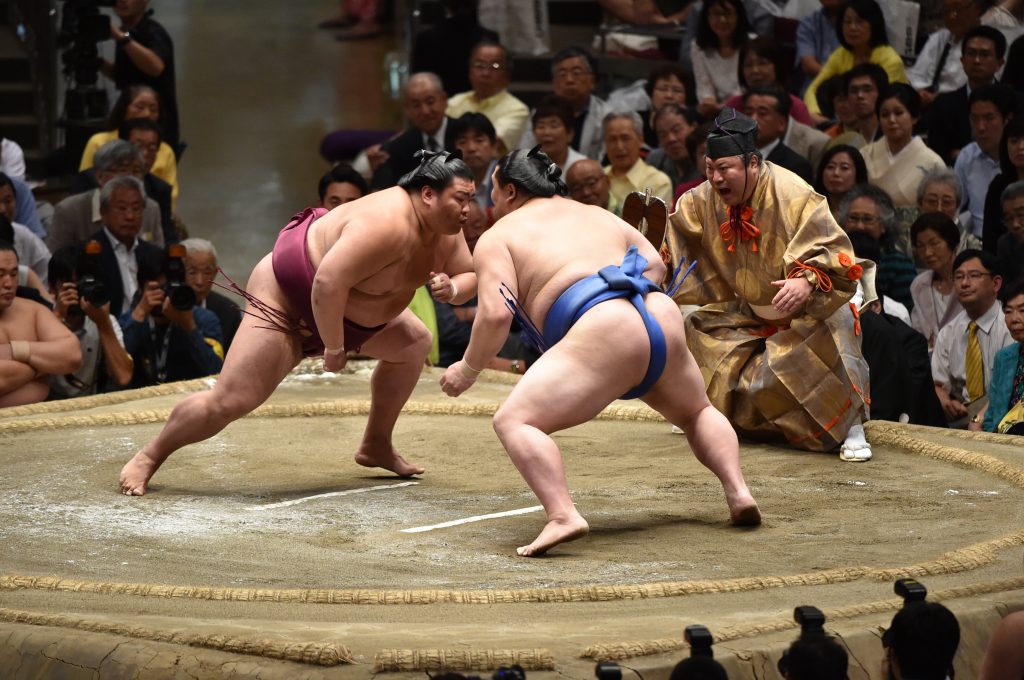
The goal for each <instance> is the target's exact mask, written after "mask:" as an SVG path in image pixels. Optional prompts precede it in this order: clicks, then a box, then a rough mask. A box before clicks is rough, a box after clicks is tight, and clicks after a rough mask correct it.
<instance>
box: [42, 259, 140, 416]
mask: <svg viewBox="0 0 1024 680" xmlns="http://www.w3.org/2000/svg"><path fill="white" fill-rule="evenodd" d="M89 258H90V256H89V255H88V254H86V253H84V252H82V251H81V249H79V248H76V247H74V246H68V247H66V248H62V249H61V250H58V251H57V252H56V253H54V256H53V258H52V259H51V260H50V264H49V272H48V273H49V279H50V293H51V294H52V295H53V299H54V301H55V303H54V307H53V314H54V316H56V317H57V320H58V321H60V322H61V323H62V324H64V326H65V327H66V328H67V329H68V330H69V331H71V332H72V333H74V335H75V337H76V338H77V339H78V346H79V349H80V350H81V352H82V365H81V367H80V368H79V369H78V370H77V371H75V372H74V373H68V374H63V375H51V376H50V398H51V399H68V398H71V397H84V396H86V395H90V394H96V393H97V392H107V391H110V390H116V389H119V388H122V387H125V386H127V385H128V383H129V381H131V379H132V358H131V356H130V355H129V354H128V352H127V351H125V349H124V336H123V334H122V333H121V325H120V324H119V323H118V322H117V319H116V318H114V316H112V315H111V314H110V302H109V300H108V301H107V302H105V303H103V304H100V305H98V306H97V305H94V304H92V303H91V302H90V298H91V299H92V300H93V302H99V301H100V300H101V299H102V297H103V295H102V294H101V293H104V292H105V291H102V290H97V288H96V287H95V286H94V285H93V286H89V285H88V282H86V283H87V286H86V289H85V290H84V291H83V292H84V293H85V297H82V296H80V295H79V286H78V282H79V280H80V279H82V278H84V276H85V275H84V274H83V276H79V270H80V269H81V270H82V271H83V272H85V271H86V270H88V269H89V266H88V264H87V262H88V259H89ZM79 262H82V263H83V264H82V265H81V266H80V265H79Z"/></svg>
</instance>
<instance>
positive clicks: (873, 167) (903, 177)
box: [861, 83, 946, 253]
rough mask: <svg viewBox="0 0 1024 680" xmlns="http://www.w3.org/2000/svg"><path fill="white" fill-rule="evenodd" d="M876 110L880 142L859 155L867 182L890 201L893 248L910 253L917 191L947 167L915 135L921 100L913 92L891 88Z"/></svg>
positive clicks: (904, 87)
mask: <svg viewBox="0 0 1024 680" xmlns="http://www.w3.org/2000/svg"><path fill="white" fill-rule="evenodd" d="M876 106H877V110H878V121H879V123H880V125H881V127H882V139H879V140H878V141H875V142H871V143H870V144H868V145H867V146H865V147H864V148H863V149H861V153H862V154H863V156H864V163H865V164H866V165H867V167H868V180H869V181H870V182H871V183H872V184H875V185H877V186H880V187H885V189H886V192H887V193H888V194H889V197H890V198H892V202H893V205H894V206H895V207H896V217H897V219H898V220H899V222H900V227H901V228H900V233H899V234H897V235H896V236H897V243H896V245H897V247H898V248H899V249H900V250H902V251H903V252H904V253H909V252H910V242H909V239H908V238H906V234H907V229H908V228H909V227H910V223H911V222H912V221H913V218H914V214H915V213H916V210H917V190H918V187H920V185H921V180H922V179H923V178H924V176H925V175H926V174H927V173H928V172H930V171H932V170H936V169H939V168H944V167H946V164H945V163H943V162H942V159H941V158H939V155H938V154H937V153H935V152H934V151H932V150H931V149H929V148H928V146H927V145H926V144H925V143H924V141H923V140H922V139H921V138H920V137H917V136H916V135H914V126H915V125H916V124H917V120H918V118H919V117H920V116H921V98H920V97H919V96H918V95H917V92H915V91H914V88H912V87H910V86H909V85H906V84H903V83H895V84H893V85H890V86H889V89H888V90H886V91H885V92H884V93H883V94H882V95H881V96H880V97H879V98H878V103H877V104H876Z"/></svg>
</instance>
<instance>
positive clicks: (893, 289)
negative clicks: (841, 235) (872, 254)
mask: <svg viewBox="0 0 1024 680" xmlns="http://www.w3.org/2000/svg"><path fill="white" fill-rule="evenodd" d="M837 221H838V222H839V225H840V226H841V227H842V228H843V229H844V230H845V231H846V232H847V233H853V232H856V231H862V232H865V233H866V234H868V235H869V236H871V238H873V239H875V240H876V241H878V244H879V248H880V249H881V257H879V259H878V269H877V270H876V274H875V290H876V291H877V292H878V295H879V296H883V295H888V296H889V297H891V298H892V299H893V300H895V301H896V302H899V303H900V304H902V305H903V306H905V307H906V308H907V309H908V310H913V308H914V300H913V298H912V297H911V295H910V284H911V283H912V282H913V281H914V279H915V278H916V277H917V269H915V268H914V263H913V261H912V260H911V259H910V258H909V257H907V255H906V254H904V253H903V251H901V250H898V249H897V248H896V246H895V236H896V232H897V222H896V211H895V209H894V208H893V205H892V199H890V198H889V195H888V194H887V193H885V191H883V190H882V189H880V188H878V187H877V186H875V185H873V184H858V185H857V186H855V187H853V188H852V189H850V191H848V192H847V194H846V196H845V197H844V198H843V202H842V203H840V205H839V219H838V220H837Z"/></svg>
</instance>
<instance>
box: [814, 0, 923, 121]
mask: <svg viewBox="0 0 1024 680" xmlns="http://www.w3.org/2000/svg"><path fill="white" fill-rule="evenodd" d="M836 25H837V26H838V28H839V44H840V47H839V49H837V50H836V51H835V52H833V53H832V55H831V56H830V57H829V58H828V61H826V62H825V65H824V66H823V67H822V69H821V71H820V72H819V73H818V75H817V77H815V79H814V80H813V81H812V82H811V84H810V86H808V88H807V92H806V93H805V94H804V101H805V102H806V103H807V108H808V110H809V111H810V112H811V115H812V116H814V115H819V116H820V114H821V107H820V106H819V104H818V97H817V92H818V87H820V86H821V84H822V83H823V82H825V81H826V80H828V79H829V78H831V77H832V76H835V75H842V74H844V73H846V72H847V71H849V70H850V69H852V68H853V67H854V66H855V65H862V64H866V63H871V64H875V65H877V66H880V67H881V68H882V69H883V70H884V71H885V73H886V76H887V77H888V82H889V83H905V82H907V73H906V71H905V70H904V68H903V59H901V58H900V55H899V53H898V52H896V50H894V49H893V48H892V47H891V46H890V45H889V37H888V36H887V35H886V32H885V17H884V16H883V15H882V9H881V8H880V7H879V6H878V3H877V2H875V0H849V2H847V3H846V4H845V5H843V7H842V9H840V10H839V17H838V20H837V24H836ZM878 89H879V91H880V92H881V91H883V90H884V89H885V88H884V87H879V88H878ZM847 91H849V87H847ZM872 138H873V137H868V136H865V139H867V140H869V141H870V140H871V139H872Z"/></svg>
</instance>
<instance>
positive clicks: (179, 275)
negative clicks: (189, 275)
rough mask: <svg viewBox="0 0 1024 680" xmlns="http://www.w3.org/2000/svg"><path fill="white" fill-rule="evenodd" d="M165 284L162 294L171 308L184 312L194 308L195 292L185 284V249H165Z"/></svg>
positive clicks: (173, 246) (181, 247) (178, 246)
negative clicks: (168, 301) (167, 299)
mask: <svg viewBox="0 0 1024 680" xmlns="http://www.w3.org/2000/svg"><path fill="white" fill-rule="evenodd" d="M165 271H166V273H167V283H165V284H164V294H165V295H167V297H168V298H169V299H170V301H171V306H172V307H174V308H175V309H177V310H180V311H182V312H186V311H188V310H190V309H192V308H193V307H195V306H196V292H195V291H194V290H192V287H191V286H189V285H188V283H186V282H185V248H184V247H183V246H181V245H178V244H175V245H172V246H168V247H167V265H166V267H165Z"/></svg>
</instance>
